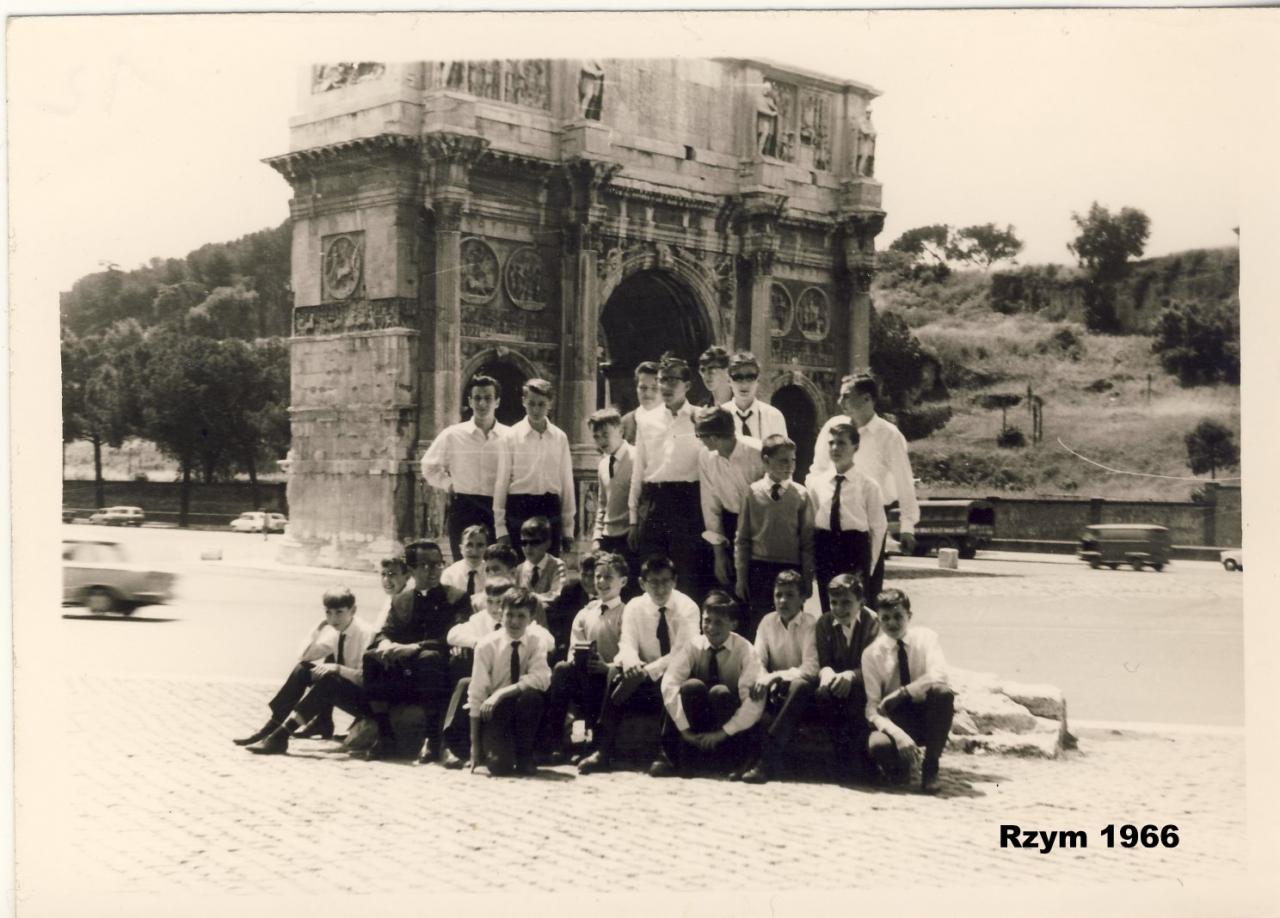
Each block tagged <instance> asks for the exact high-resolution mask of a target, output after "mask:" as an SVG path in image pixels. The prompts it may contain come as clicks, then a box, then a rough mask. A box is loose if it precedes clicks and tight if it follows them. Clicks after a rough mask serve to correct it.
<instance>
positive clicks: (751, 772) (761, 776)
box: [742, 762, 769, 784]
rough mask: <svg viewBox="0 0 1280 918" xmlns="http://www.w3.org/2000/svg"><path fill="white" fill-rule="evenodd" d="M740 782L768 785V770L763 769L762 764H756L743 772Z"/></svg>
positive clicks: (763, 765)
mask: <svg viewBox="0 0 1280 918" xmlns="http://www.w3.org/2000/svg"><path fill="white" fill-rule="evenodd" d="M742 782H743V783H744V784H768V783H769V769H768V768H766V767H765V764H764V763H763V762H757V763H756V764H755V765H752V766H751V767H750V768H748V769H747V770H746V771H745V772H743V774H742Z"/></svg>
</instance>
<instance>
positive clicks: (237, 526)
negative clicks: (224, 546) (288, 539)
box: [231, 510, 289, 532]
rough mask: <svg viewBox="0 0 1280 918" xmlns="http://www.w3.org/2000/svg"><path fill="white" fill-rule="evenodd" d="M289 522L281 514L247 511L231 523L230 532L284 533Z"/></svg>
mask: <svg viewBox="0 0 1280 918" xmlns="http://www.w3.org/2000/svg"><path fill="white" fill-rule="evenodd" d="M287 525H289V520H288V518H287V517H285V515H284V514H283V513H263V512H262V511H260V510H248V511H246V512H244V513H241V514H240V515H239V516H238V517H236V518H235V519H234V520H232V521H231V531H232V532H262V530H263V528H264V527H265V528H266V530H267V531H268V532H284V527H285V526H287Z"/></svg>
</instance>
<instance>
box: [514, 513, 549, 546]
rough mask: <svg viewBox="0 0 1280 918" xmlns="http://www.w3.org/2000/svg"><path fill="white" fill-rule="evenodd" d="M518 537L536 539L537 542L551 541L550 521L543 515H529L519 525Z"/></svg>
mask: <svg viewBox="0 0 1280 918" xmlns="http://www.w3.org/2000/svg"><path fill="white" fill-rule="evenodd" d="M520 537H521V538H522V539H523V538H526V537H528V538H530V539H537V540H538V541H539V542H550V541H551V521H550V520H549V519H547V518H546V517H545V516H531V517H529V518H528V519H527V520H525V521H524V522H523V523H522V524H521V525H520Z"/></svg>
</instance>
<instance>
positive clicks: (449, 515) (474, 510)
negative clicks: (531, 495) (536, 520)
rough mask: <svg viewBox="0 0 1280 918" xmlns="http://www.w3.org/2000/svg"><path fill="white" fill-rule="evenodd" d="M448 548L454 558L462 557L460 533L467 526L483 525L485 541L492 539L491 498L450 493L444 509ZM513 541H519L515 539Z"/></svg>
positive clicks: (481, 495) (480, 495)
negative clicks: (446, 506)
mask: <svg viewBox="0 0 1280 918" xmlns="http://www.w3.org/2000/svg"><path fill="white" fill-rule="evenodd" d="M445 519H446V524H447V526H448V528H449V548H450V550H452V552H453V557H454V560H457V559H459V558H461V557H462V533H463V531H464V530H466V528H467V527H468V526H483V527H484V528H485V531H486V532H487V533H488V538H487V543H488V542H492V541H493V498H492V497H486V496H485V495H483V494H452V495H450V496H449V507H448V509H447V510H446V511H445ZM515 541H519V540H518V539H516V540H515Z"/></svg>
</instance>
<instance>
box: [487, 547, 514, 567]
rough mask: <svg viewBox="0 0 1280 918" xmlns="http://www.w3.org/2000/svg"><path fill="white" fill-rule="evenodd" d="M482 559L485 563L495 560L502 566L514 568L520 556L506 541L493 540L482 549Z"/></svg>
mask: <svg viewBox="0 0 1280 918" xmlns="http://www.w3.org/2000/svg"><path fill="white" fill-rule="evenodd" d="M484 560H485V563H486V564H487V563H488V562H490V561H497V562H498V563H499V564H501V565H502V566H503V567H506V568H511V569H514V568H515V567H516V566H517V565H518V564H519V563H520V556H519V555H518V554H516V550H515V549H514V548H512V547H511V546H510V545H508V544H507V543H506V542H494V543H493V544H492V545H490V546H489V547H488V548H486V549H485V550H484Z"/></svg>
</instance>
